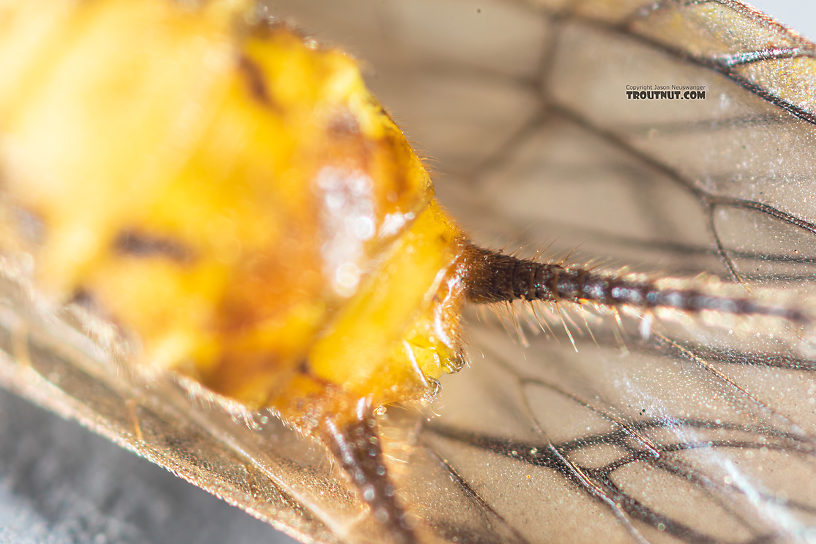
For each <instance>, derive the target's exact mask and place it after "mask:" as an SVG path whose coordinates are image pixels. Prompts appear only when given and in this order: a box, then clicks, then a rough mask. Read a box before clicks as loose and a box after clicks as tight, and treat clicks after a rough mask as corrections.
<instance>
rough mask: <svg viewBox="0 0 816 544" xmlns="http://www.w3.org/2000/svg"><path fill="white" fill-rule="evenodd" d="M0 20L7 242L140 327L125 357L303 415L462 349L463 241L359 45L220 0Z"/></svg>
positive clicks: (345, 404)
mask: <svg viewBox="0 0 816 544" xmlns="http://www.w3.org/2000/svg"><path fill="white" fill-rule="evenodd" d="M10 17H11V20H13V21H14V24H13V28H14V30H15V32H17V33H18V34H11V35H7V37H6V39H5V41H4V42H3V43H2V45H0V70H2V71H3V73H4V74H6V75H7V76H8V77H4V78H3V80H2V81H0V134H1V135H2V140H1V141H0V142H1V143H0V164H2V167H3V175H4V178H3V181H4V183H5V190H6V192H7V195H6V198H5V199H4V200H5V202H4V204H3V216H2V218H0V219H1V220H2V225H0V227H2V231H3V233H4V234H3V236H2V239H0V241H2V243H3V244H4V245H5V250H6V251H10V250H12V249H16V250H20V249H21V248H22V249H23V250H25V251H28V252H30V253H31V254H32V255H33V256H34V258H35V262H36V274H37V277H38V279H39V281H41V282H42V284H43V285H44V287H45V288H46V289H49V290H51V291H52V292H54V293H57V294H59V295H61V296H64V297H70V296H72V295H73V294H75V293H77V292H82V293H84V294H89V295H90V297H91V299H92V300H93V301H94V302H95V303H96V304H97V305H98V307H100V308H102V309H103V311H105V312H106V313H107V314H109V315H110V316H111V318H112V319H114V320H115V321H116V322H117V323H119V324H120V325H121V326H122V328H123V330H126V331H130V332H133V333H136V336H137V337H138V338H139V340H140V342H141V351H140V355H138V357H137V360H138V364H139V365H141V366H142V367H144V368H151V369H159V370H172V371H176V372H180V373H183V374H185V375H188V376H190V377H192V378H194V379H195V380H197V381H199V382H200V383H202V384H203V385H205V386H206V387H208V388H210V389H211V390H213V391H215V392H217V393H220V394H222V395H225V396H227V397H230V398H233V399H235V400H238V401H240V402H241V403H243V404H245V405H247V406H248V407H250V408H260V407H271V408H273V409H275V410H277V411H278V412H279V413H280V414H281V415H282V416H283V417H284V418H285V419H287V420H288V421H290V422H292V423H293V424H294V425H296V426H298V427H300V428H302V429H304V430H308V429H309V427H310V425H311V423H312V422H313V421H314V420H315V417H317V416H319V415H320V414H321V413H324V412H326V411H346V412H348V413H349V414H350V413H351V412H352V411H353V409H354V404H355V403H356V402H357V401H358V400H360V399H364V400H365V402H366V403H368V404H370V405H374V406H376V405H381V404H386V403H391V402H396V401H406V400H413V399H419V398H422V397H423V396H424V395H427V394H428V393H429V391H431V390H432V389H433V387H432V386H433V383H434V380H435V378H437V377H438V376H439V375H440V374H441V373H443V372H445V371H446V370H449V369H451V368H452V367H454V366H455V365H456V363H455V361H456V359H457V357H458V350H459V340H458V315H459V308H458V307H459V301H460V298H461V293H462V274H463V266H462V259H463V257H462V252H463V249H462V247H463V246H462V242H461V240H462V235H461V233H460V231H459V230H458V229H457V227H456V226H455V225H453V224H452V223H451V222H450V221H449V220H448V219H447V217H446V216H445V214H444V212H443V211H442V210H441V209H440V208H439V206H438V205H437V204H436V202H435V200H434V199H433V194H432V188H431V184H430V181H429V178H428V175H427V173H426V171H425V169H424V168H423V166H422V164H421V162H420V160H419V159H418V158H417V157H416V155H415V154H414V152H413V151H412V150H411V148H410V146H409V145H408V143H407V142H406V140H405V137H404V136H403V134H402V133H401V132H400V130H399V129H398V128H397V127H396V125H395V124H394V123H393V122H392V121H391V119H390V118H389V117H388V115H387V114H385V113H384V112H383V110H382V108H381V107H380V106H379V104H378V103H377V102H376V100H375V99H374V98H373V97H372V95H371V94H370V93H369V92H368V91H367V89H366V88H365V85H364V83H363V81H362V78H361V76H360V74H359V70H358V68H357V65H356V63H355V61H354V60H353V59H351V58H350V57H348V56H347V55H345V54H343V53H341V52H339V51H335V50H323V49H320V48H317V47H315V46H314V45H313V44H311V43H310V42H308V41H306V40H304V39H303V38H302V37H300V36H298V35H297V34H295V33H293V32H292V31H291V30H289V29H288V28H285V27H281V26H269V25H267V24H264V23H259V22H254V23H252V24H246V23H241V24H238V23H236V19H235V18H234V17H231V16H226V15H225V13H224V12H223V6H222V3H220V2H216V3H213V4H210V5H208V7H205V8H201V9H190V8H184V7H183V6H182V5H180V4H178V3H174V2H166V1H164V0H161V1H159V0H145V1H142V2H124V1H110V2H104V3H81V4H75V3H73V2H67V1H65V2H58V3H56V5H55V6H54V9H53V10H52V11H51V12H50V13H48V14H46V15H45V16H44V15H43V12H42V10H40V9H37V8H36V6H29V5H27V3H20V5H19V6H17V7H15V8H13V9H12V13H11V14H10ZM69 21H70V23H71V24H66V23H67V22H69ZM10 28H12V27H10ZM66 28H67V29H69V30H64V29H66ZM32 35H35V36H36V37H37V39H36V40H32V39H29V38H27V36H28V37H30V36H32ZM134 44H138V46H136V45H134ZM9 210H17V211H19V210H24V213H25V215H26V216H27V217H34V218H36V220H37V221H38V222H39V223H40V224H41V228H40V229H37V230H38V234H37V235H36V236H35V235H33V234H31V232H29V231H28V230H27V228H28V227H26V226H21V225H20V224H19V221H18V220H17V219H16V218H17V217H19V216H20V214H19V213H17V212H14V211H9ZM29 230H30V229H29ZM12 233H13V234H12Z"/></svg>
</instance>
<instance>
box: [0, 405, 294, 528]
mask: <svg viewBox="0 0 816 544" xmlns="http://www.w3.org/2000/svg"><path fill="white" fill-rule="evenodd" d="M0 436H2V440H0V543H3V544H5V543H9V544H11V543H15V544H28V543H49V544H51V543H53V544H73V543H79V542H82V543H85V542H88V543H95V544H103V543H128V544H137V543H139V544H141V543H150V542H178V543H183V542H191V543H192V542H196V543H201V544H204V543H218V542H237V543H241V542H247V543H248V542H264V543H269V544H273V543H284V542H294V541H292V540H291V539H289V538H288V537H286V536H285V535H283V534H282V533H278V532H277V531H275V530H274V529H272V528H271V527H269V526H268V525H266V524H264V523H261V522H260V521H258V520H256V519H254V518H252V517H250V516H249V515H247V514H245V513H244V512H242V511H240V510H238V509H237V508H233V507H231V506H229V505H228V504H226V503H224V502H222V501H220V500H219V499H217V498H215V497H213V496H211V495H209V494H207V493H205V492H204V491H202V490H200V489H198V488H197V487H194V486H192V485H190V484H188V483H187V482H184V481H182V480H180V479H179V478H176V477H175V476H173V475H172V474H170V473H169V472H167V471H165V470H164V469H161V468H159V467H157V466H155V465H152V464H151V463H148V462H147V461H145V460H143V459H141V458H139V457H137V456H135V455H133V454H131V453H130V452H127V451H125V450H123V449H121V448H119V447H118V446H116V445H114V444H113V443H111V442H108V441H107V440H106V439H104V438H101V437H99V436H96V435H94V434H92V433H91V432H89V431H87V430H86V429H84V428H82V427H80V426H79V425H78V424H76V423H73V422H68V421H65V420H62V419H61V418H59V417H57V416H54V415H53V414H50V413H48V412H45V411H44V410H41V409H40V408H37V407H35V406H33V405H31V404H29V403H28V402H25V401H23V400H21V399H19V398H17V397H15V396H13V395H11V394H9V393H7V392H5V391H2V390H0Z"/></svg>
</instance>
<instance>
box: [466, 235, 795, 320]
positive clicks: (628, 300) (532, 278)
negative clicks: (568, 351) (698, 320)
mask: <svg viewBox="0 0 816 544" xmlns="http://www.w3.org/2000/svg"><path fill="white" fill-rule="evenodd" d="M468 253H469V255H468V258H469V260H470V263H471V268H470V272H469V275H470V276H469V278H468V279H467V285H468V291H467V296H468V299H469V300H470V301H471V302H476V303H494V302H512V301H514V300H519V299H521V300H543V301H549V302H555V303H558V302H559V301H569V302H574V303H576V304H585V303H595V304H598V305H601V306H607V307H613V308H614V307H618V306H624V305H628V306H632V307H636V308H642V309H644V310H650V309H653V308H674V309H676V310H681V311H685V312H701V311H705V310H712V311H716V312H720V313H723V314H734V315H764V316H773V317H779V318H782V319H786V320H788V321H792V322H796V323H808V322H810V318H809V316H807V315H805V314H804V313H802V312H800V311H798V310H796V309H792V308H785V307H780V306H768V305H763V304H760V303H757V302H756V301H754V300H752V299H749V298H741V297H728V296H721V295H716V294H711V293H709V292H706V291H705V290H701V289H697V288H689V289H674V288H663V287H660V286H658V285H657V284H656V283H654V282H651V281H648V280H640V279H631V278H628V277H626V276H620V275H618V276H616V275H609V274H601V273H598V272H595V271H593V270H591V269H588V268H581V267H565V266H563V265H562V264H556V263H543V262H537V261H532V260H529V259H519V258H517V257H513V256H511V255H505V254H502V253H498V252H495V251H490V250H487V249H482V248H479V247H476V246H474V245H470V246H469V247H468Z"/></svg>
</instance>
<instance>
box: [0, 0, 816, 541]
mask: <svg viewBox="0 0 816 544" xmlns="http://www.w3.org/2000/svg"><path fill="white" fill-rule="evenodd" d="M259 9H261V10H263V11H264V12H265V13H266V14H268V15H269V16H275V17H283V18H290V20H293V21H295V22H296V23H297V24H298V25H299V26H300V27H301V28H303V29H305V30H306V31H307V32H309V33H310V34H311V35H312V36H314V37H315V38H316V39H318V40H319V41H321V42H324V43H326V42H328V43H334V44H337V45H339V46H341V47H343V48H344V49H348V50H350V51H351V52H353V53H355V54H356V55H358V57H359V58H360V59H361V62H362V63H363V65H364V67H366V68H367V70H368V73H369V76H370V77H369V82H370V84H371V86H372V88H373V89H374V91H375V93H376V94H377V95H378V96H379V97H380V99H381V101H382V103H383V104H384V105H385V106H386V107H387V108H388V109H389V112H390V113H391V114H392V115H393V117H394V118H395V119H396V121H397V122H398V123H399V124H400V125H401V126H403V127H404V128H405V130H406V132H407V134H408V135H409V137H410V138H411V139H412V141H414V142H415V143H416V145H417V147H418V149H419V151H420V153H421V154H423V155H424V156H425V157H427V159H428V160H427V164H428V165H429V167H430V168H431V169H432V171H433V174H434V179H435V183H436V187H437V191H438V192H439V194H440V197H441V198H442V200H443V203H444V204H445V205H446V206H448V207H449V209H450V210H451V212H452V213H453V214H454V215H455V216H456V217H457V219H458V220H459V221H461V223H462V224H463V226H464V227H465V228H466V229H467V231H468V232H470V233H472V235H473V237H474V239H475V240H476V241H477V242H479V243H481V244H483V245H492V246H496V245H503V246H504V247H505V248H513V249H514V248H515V247H521V248H523V249H522V251H528V252H532V251H534V250H536V249H539V248H544V247H545V246H546V247H547V249H546V251H545V252H544V253H543V254H542V258H545V257H553V258H556V259H558V258H561V257H564V256H566V255H568V254H571V256H570V259H571V260H572V261H578V262H581V261H582V260H587V259H589V258H592V259H596V260H598V261H599V262H600V263H601V264H600V265H602V266H606V267H608V266H617V265H628V266H630V267H632V268H634V269H638V270H645V271H648V272H649V273H651V275H653V276H654V277H661V276H664V275H670V276H672V277H677V278H680V279H678V280H677V281H679V282H680V283H684V282H687V281H690V278H692V277H693V276H695V275H697V274H699V273H700V272H706V273H707V274H708V275H709V276H717V277H719V278H721V279H722V280H723V281H724V282H733V283H734V284H735V285H734V286H733V287H734V288H735V289H736V292H742V293H745V292H746V289H747V290H750V293H751V294H752V296H756V297H759V298H764V299H766V300H767V299H769V298H770V299H773V300H776V301H777V302H778V303H780V304H794V303H796V304H798V305H801V306H802V307H803V308H806V309H807V308H809V307H810V306H812V300H813V299H814V290H813V287H812V285H813V284H812V281H811V278H812V275H813V273H814V269H813V268H814V261H813V253H814V250H813V249H812V240H814V231H813V222H814V221H816V217H814V215H816V212H814V208H813V205H812V200H811V199H812V192H813V191H812V188H813V184H812V172H813V171H814V168H813V161H814V159H813V158H812V154H810V153H808V150H809V149H811V148H812V147H813V143H814V142H813V139H814V130H813V110H814V107H813V106H814V105H813V103H812V100H813V97H812V92H810V91H809V89H810V88H812V85H813V83H814V81H816V75H814V61H813V47H812V46H811V45H810V44H808V43H806V42H804V41H802V40H800V39H798V38H795V37H793V36H791V35H790V34H789V33H787V32H786V31H784V30H783V29H781V28H780V27H778V26H776V25H775V24H773V23H771V22H769V21H768V20H766V19H764V18H762V17H761V16H759V15H757V14H756V13H754V12H752V11H751V10H749V9H748V8H746V7H744V6H742V5H740V4H738V3H736V2H731V1H727V0H723V1H721V2H691V3H688V2H656V3H655V2H651V3H646V2H642V1H634V2H529V3H525V2H520V1H519V2H509V1H498V0H494V1H484V2H478V3H474V2H468V1H464V0H462V1H450V0H445V1H440V0H423V1H410V2H407V1H404V0H403V1H398V0H389V1H386V2H380V1H376V2H375V1H373V0H354V1H348V2H342V3H339V2H326V1H322V0H321V1H303V0H300V1H298V2H294V1H293V2H283V1H274V0H270V1H269V2H266V3H264V4H262V5H260V6H259ZM627 85H631V86H644V85H680V86H684V85H685V86H692V85H694V86H705V90H706V98H705V99H704V100H677V101H674V100H672V101H670V100H648V99H644V100H634V99H632V100H630V99H627V96H626V90H627V89H626V86H627ZM576 248H577V251H576ZM4 264H5V268H4V270H5V273H4V275H5V277H6V279H5V280H4V283H3V284H2V292H3V294H4V298H3V300H4V304H3V311H2V319H1V320H0V321H1V322H2V328H3V331H4V332H3V335H2V348H3V350H4V351H5V353H6V357H3V358H2V364H0V377H2V381H3V383H4V384H6V385H7V386H10V387H12V388H14V389H16V390H18V391H21V392H22V393H23V394H25V395H26V396H28V397H30V398H32V399H33V400H35V401H36V402H38V403H40V404H42V405H44V406H46V407H49V408H51V409H53V410H55V411H57V412H59V413H62V414H65V415H69V416H72V417H75V418H78V419H80V420H81V421H83V422H84V423H85V424H87V425H89V426H91V427H92V428H94V429H95V430H97V431H99V432H101V433H103V434H105V435H107V436H109V437H111V438H113V439H115V440H116V441H118V442H119V443H120V444H122V445H124V446H125V447H128V448H130V449H132V450H135V451H137V452H138V453H140V454H141V455H144V456H145V457H147V458H149V459H151V460H152V461H154V462H157V463H159V464H161V465H163V466H165V467H167V468H169V469H170V470H172V471H174V472H176V473H177V474H179V475H181V476H182V477H184V478H186V479H188V480H190V481H192V482H194V483H196V484H197V485H199V486H201V487H203V488H205V489H207V490H209V491H211V492H213V493H215V494H216V495H218V496H221V497H224V498H225V499H226V500H228V501H229V502H231V503H233V504H236V505H238V506H240V507H241V508H244V509H245V510H247V511H248V512H250V513H252V514H253V515H255V516H257V517H259V518H261V519H264V520H266V521H269V522H270V523H272V524H273V525H275V526H277V527H280V528H283V529H285V530H286V531H287V532H288V533H289V534H292V535H294V536H297V537H299V538H301V539H302V540H304V541H321V542H323V541H326V542H330V541H338V540H347V541H361V542H365V541H372V542H376V541H379V540H378V537H379V536H381V535H379V534H378V531H379V528H378V527H377V524H376V523H374V522H373V521H372V520H371V518H370V515H368V513H367V510H366V508H365V506H364V505H362V504H360V503H359V501H358V500H357V499H356V496H355V493H354V491H353V489H351V488H350V487H349V486H348V485H347V484H346V483H345V481H344V480H343V479H342V478H341V475H340V473H339V472H338V471H337V470H336V469H334V468H333V467H332V466H331V464H330V463H329V462H328V460H327V458H326V455H325V453H324V452H323V451H322V450H321V448H320V447H319V446H317V445H315V444H313V443H312V442H310V441H307V440H303V439H301V438H300V437H298V436H297V435H296V434H295V433H292V432H290V431H287V430H286V429H284V428H283V427H282V426H281V425H279V424H278V423H276V421H275V420H274V419H268V418H264V416H263V414H260V415H258V416H253V417H251V418H249V419H244V416H243V415H241V414H240V413H238V412H240V411H236V413H238V415H234V414H233V415H231V414H230V412H229V410H225V409H224V406H222V405H220V404H218V403H213V402H208V401H207V400H206V398H207V396H206V395H205V394H202V395H201V399H191V398H190V396H189V395H188V394H187V393H185V392H183V390H182V389H181V388H179V387H178V386H177V385H176V384H174V383H171V382H168V383H164V382H153V383H147V384H145V383H142V382H140V381H139V380H137V379H135V378H134V377H133V376H130V375H129V374H128V373H126V372H122V370H121V369H122V365H121V364H120V363H121V361H119V362H117V361H114V360H113V359H114V355H115V353H116V349H113V348H115V347H116V344H115V342H114V343H113V345H111V343H110V341H109V340H107V341H106V338H108V339H109V336H107V332H106V329H105V326H104V324H100V323H96V322H95V320H94V319H92V318H91V317H90V316H86V315H84V314H82V313H81V312H80V313H77V311H75V310H71V309H67V310H66V309H55V308H51V307H49V306H48V304H47V301H41V300H39V299H38V298H37V295H36V293H31V292H29V291H28V289H27V287H26V281H27V280H26V279H25V273H24V267H23V268H22V269H21V268H20V263H13V262H7V263H4ZM23 264H24V263H23ZM21 270H22V271H21ZM683 278H686V279H683ZM741 286H744V287H741ZM726 287H727V286H723V287H722V288H723V289H726ZM729 292H731V293H733V292H735V291H734V290H731V291H729ZM560 310H563V311H564V313H562V314H561V313H559V311H560ZM535 311H536V312H537V313H538V314H539V315H538V316H536V315H532V312H533V310H529V311H528V309H527V308H526V307H524V306H519V307H517V308H516V309H515V310H514V311H513V313H512V314H511V315H509V316H508V317H507V318H506V319H505V322H504V324H505V326H506V329H508V330H505V328H502V327H501V326H500V325H498V324H497V323H496V320H494V319H492V318H490V317H489V316H488V317H486V318H485V319H483V320H480V319H479V318H478V316H475V317H474V316H471V318H469V319H468V323H467V339H468V345H469V353H470V360H471V364H470V367H469V368H467V369H465V370H463V371H462V372H460V373H459V374H457V375H453V376H450V377H447V378H446V379H444V380H443V384H442V391H441V394H440V398H439V399H438V402H437V403H436V404H435V405H434V406H433V409H434V411H435V413H437V414H438V416H437V417H433V418H430V419H428V420H426V419H425V418H424V417H419V416H418V415H417V414H416V412H413V411H405V412H403V411H400V410H397V409H391V410H389V413H388V414H387V416H386V420H385V421H384V422H383V427H384V433H385V439H386V448H387V453H388V455H389V459H390V464H389V470H390V472H391V474H392V477H393V478H394V480H395V483H396V485H397V487H398V488H399V493H400V496H401V497H403V500H404V502H406V504H407V505H408V507H409V509H410V511H411V514H412V516H413V517H414V518H415V519H416V522H417V532H418V534H419V535H420V537H421V538H422V539H423V540H425V541H429V542H430V541H453V540H455V541H457V542H541V541H550V540H553V541H563V540H569V541H576V542H581V541H594V540H597V539H598V538H604V539H605V540H610V541H621V542H626V541H635V542H644V541H655V542H657V541H678V540H679V541H690V542H697V541H701V542H702V541H707V542H749V541H759V540H762V541H795V540H806V539H809V538H813V533H812V531H811V529H810V528H811V526H813V525H814V519H813V516H814V513H816V484H814V483H812V482H814V481H816V478H814V476H816V474H814V468H816V462H815V461H816V459H814V454H815V453H816V452H815V451H814V448H816V435H815V431H814V421H813V417H814V416H813V413H814V410H813V404H812V403H811V400H812V399H813V394H814V391H816V383H815V382H814V380H813V370H814V362H813V360H812V358H811V355H812V349H811V348H810V345H811V342H809V340H808V338H809V336H808V331H807V330H802V329H801V328H799V327H796V326H794V325H792V324H789V323H784V322H782V323H779V322H773V323H768V322H766V321H761V320H759V321H758V320H752V319H748V318H745V319H732V320H726V319H725V318H723V317H722V316H717V315H709V316H693V317H691V318H689V319H661V316H657V318H656V320H655V323H654V324H653V325H652V326H643V324H642V322H641V321H639V320H637V319H631V318H629V317H628V316H626V315H623V316H622V318H621V321H620V324H619V323H618V322H617V320H616V319H615V316H609V315H606V316H603V315H602V316H600V317H599V316H597V315H596V314H595V313H592V312H586V313H584V312H578V311H575V310H569V309H568V308H561V309H557V308H556V309H550V310H548V309H547V308H543V307H538V308H537V309H536V310H535ZM547 312H550V313H552V314H553V315H552V318H551V319H548V316H547V315H544V314H546V313H547ZM528 314H529V315H528ZM531 315H532V317H530V316H531ZM675 317H676V316H675ZM536 318H538V319H540V320H541V321H542V322H543V321H546V322H547V323H549V324H550V326H551V327H552V328H553V331H554V332H549V331H548V332H547V333H546V334H540V335H534V334H532V331H531V330H529V328H528V329H527V330H526V332H525V333H524V334H525V337H526V338H527V340H528V343H529V345H527V346H525V345H524V342H523V341H522V340H521V339H520V338H519V337H520V334H519V332H518V330H519V329H523V328H524V327H526V325H524V324H517V323H519V322H523V321H528V322H532V323H533V324H534V325H535V326H538V324H537V323H536ZM565 326H566V329H568V330H569V334H567V333H566V332H564V328H565ZM545 328H546V327H545ZM559 331H560V332H559ZM590 332H591V336H590V334H589V333H590ZM811 334H812V332H811ZM569 336H572V337H574V340H575V345H576V346H577V350H576V349H574V348H573V343H572V341H571V340H570V338H569ZM106 343H107V345H106ZM100 345H101V346H102V347H100ZM202 399H204V400H202ZM227 408H229V407H227ZM159 492H160V491H159Z"/></svg>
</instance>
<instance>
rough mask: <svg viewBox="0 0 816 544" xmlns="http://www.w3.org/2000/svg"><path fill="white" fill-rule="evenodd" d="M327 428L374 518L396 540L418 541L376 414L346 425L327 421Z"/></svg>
mask: <svg viewBox="0 0 816 544" xmlns="http://www.w3.org/2000/svg"><path fill="white" fill-rule="evenodd" d="M323 427H324V429H325V431H324V440H325V441H326V443H327V445H328V447H329V449H330V450H331V452H332V454H333V455H334V456H335V458H336V459H337V460H338V461H339V462H340V464H341V466H342V467H343V470H345V471H346V474H347V475H348V476H349V478H350V479H351V481H352V482H353V483H354V486H355V487H356V488H357V491H358V493H359V494H360V497H361V498H362V499H363V501H365V503H366V504H368V506H369V508H371V513H372V514H373V516H374V519H376V520H377V521H378V522H379V523H380V524H382V525H383V526H384V527H385V528H386V529H387V530H388V531H389V533H390V535H391V537H392V539H393V541H394V542H396V543H398V544H413V543H415V542H417V539H416V536H415V535H414V531H413V529H412V528H411V525H410V523H409V521H408V519H407V517H406V512H405V509H404V508H403V507H402V505H401V504H400V502H399V499H398V498H397V496H396V494H395V489H394V485H393V484H392V483H391V479H390V478H389V477H388V471H387V469H386V466H385V462H384V460H383V452H382V447H381V445H380V438H379V434H378V433H377V423H376V420H375V419H374V417H373V416H368V417H364V418H362V419H360V420H357V421H354V422H353V423H351V424H345V425H343V426H338V425H337V424H336V423H335V422H334V421H332V420H326V421H325V422H324V425H323Z"/></svg>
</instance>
